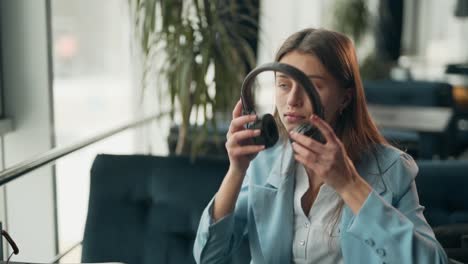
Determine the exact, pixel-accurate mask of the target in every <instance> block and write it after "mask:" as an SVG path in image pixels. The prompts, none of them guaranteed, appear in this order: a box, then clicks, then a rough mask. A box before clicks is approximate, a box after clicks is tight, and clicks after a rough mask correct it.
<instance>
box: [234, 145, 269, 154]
mask: <svg viewBox="0 0 468 264" xmlns="http://www.w3.org/2000/svg"><path fill="white" fill-rule="evenodd" d="M263 149H265V146H264V145H248V146H242V147H236V148H232V149H230V150H229V154H230V155H232V156H245V155H250V154H255V153H258V152H260V151H262V150H263Z"/></svg>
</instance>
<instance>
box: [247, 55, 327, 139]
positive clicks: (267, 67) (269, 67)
mask: <svg viewBox="0 0 468 264" xmlns="http://www.w3.org/2000/svg"><path fill="white" fill-rule="evenodd" d="M265 71H275V72H282V73H284V74H286V75H288V76H290V77H291V78H293V79H294V80H295V81H297V82H298V83H299V84H300V85H301V86H302V87H303V89H304V90H305V92H306V94H307V96H308V97H309V99H310V102H311V103H312V107H313V111H314V114H315V115H317V116H318V117H320V118H322V119H323V118H324V113H323V106H322V102H321V101H320V96H319V94H318V93H317V91H316V90H315V87H314V84H313V83H312V82H311V81H310V80H309V78H308V77H307V76H306V75H305V74H304V73H303V72H302V71H301V70H299V69H297V68H295V67H293V66H291V65H288V64H284V63H279V62H273V63H267V64H263V65H261V66H259V67H257V68H255V69H253V70H252V71H251V72H250V73H249V74H247V76H246V77H245V79H244V82H243V83H242V89H241V101H242V114H243V115H252V114H255V115H256V114H257V113H256V112H255V108H254V99H253V94H252V89H251V87H252V84H253V82H254V80H255V78H256V77H257V75H258V74H260V73H262V72H265ZM246 128H247V129H260V131H261V133H260V135H259V136H257V137H254V138H253V144H254V145H265V148H269V147H271V146H273V145H275V144H276V142H277V141H278V138H279V134H278V127H277V125H276V122H275V119H274V117H273V115H271V114H265V115H263V116H261V117H258V116H257V120H255V121H254V122H251V123H248V124H247V125H246ZM295 131H297V132H298V133H302V134H304V135H306V136H309V137H311V138H314V139H315V140H318V141H320V142H324V138H323V136H322V135H321V134H320V132H319V131H318V129H317V128H316V127H314V126H312V125H310V124H309V123H304V124H301V125H300V126H298V127H297V128H295Z"/></svg>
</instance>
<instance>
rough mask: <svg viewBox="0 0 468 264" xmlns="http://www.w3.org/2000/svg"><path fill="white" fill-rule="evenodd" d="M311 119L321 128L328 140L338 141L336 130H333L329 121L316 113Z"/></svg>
mask: <svg viewBox="0 0 468 264" xmlns="http://www.w3.org/2000/svg"><path fill="white" fill-rule="evenodd" d="M310 120H311V122H312V123H313V124H314V125H315V126H316V127H317V128H318V129H319V131H320V132H321V133H322V135H323V136H324V137H325V140H326V141H327V142H335V143H336V142H337V137H336V135H335V131H333V129H332V128H331V127H330V125H329V124H328V123H327V122H325V121H324V120H323V119H321V118H320V117H318V116H316V115H312V117H311V118H310Z"/></svg>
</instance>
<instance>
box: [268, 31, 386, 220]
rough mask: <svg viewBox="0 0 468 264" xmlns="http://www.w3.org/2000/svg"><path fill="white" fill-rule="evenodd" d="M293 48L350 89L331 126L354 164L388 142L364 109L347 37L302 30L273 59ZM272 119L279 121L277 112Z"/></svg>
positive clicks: (359, 82) (358, 75)
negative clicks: (307, 55)
mask: <svg viewBox="0 0 468 264" xmlns="http://www.w3.org/2000/svg"><path fill="white" fill-rule="evenodd" d="M292 51H298V52H300V53H303V54H310V55H313V56H315V57H316V58H318V59H319V61H320V62H321V63H322V64H323V66H324V67H325V69H326V70H327V71H328V72H329V73H330V74H331V75H332V76H333V77H334V78H335V79H336V80H337V81H338V83H339V84H340V86H341V87H342V88H343V89H347V88H351V89H352V98H351V101H350V103H349V104H348V106H347V107H346V108H345V109H344V110H343V112H342V113H341V114H340V115H339V117H338V118H337V120H336V124H334V128H335V133H336V135H337V136H338V138H339V139H340V140H341V141H342V143H343V145H344V146H345V149H346V151H347V153H348V155H349V157H350V159H351V160H352V161H353V162H354V163H357V162H359V161H360V159H361V158H362V155H363V154H364V153H365V152H367V151H373V150H375V149H376V147H377V146H378V145H382V144H383V145H388V142H387V141H386V140H385V138H384V137H383V136H382V135H381V133H380V132H379V130H378V129H377V127H376V125H375V124H374V122H373V121H372V119H371V117H370V114H369V112H368V110H367V105H366V98H365V94H364V88H363V85H362V81H361V76H360V74H359V65H358V61H357V57H356V52H355V49H354V45H353V43H352V41H351V40H350V39H349V38H348V37H347V36H345V35H343V34H341V33H338V32H334V31H330V30H325V29H313V28H307V29H303V30H301V31H299V32H296V33H294V34H293V35H291V36H290V37H289V38H287V39H286V41H285V42H284V43H283V45H282V46H281V47H280V49H279V50H278V52H277V54H276V58H275V60H276V61H280V60H281V59H282V58H283V57H284V56H285V55H286V54H288V53H290V52H292ZM275 118H276V120H277V123H278V124H281V121H280V120H279V116H278V112H277V111H275ZM280 127H282V126H280ZM281 129H282V130H283V131H282V133H281V134H284V133H285V129H284V127H282V128H281ZM343 204H344V202H343V201H342V200H341V201H340V203H339V204H338V206H337V207H336V210H335V213H334V221H332V223H333V225H332V227H335V226H336V224H337V223H338V219H339V217H340V214H341V209H342V208H343Z"/></svg>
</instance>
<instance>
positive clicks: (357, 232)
mask: <svg viewBox="0 0 468 264" xmlns="http://www.w3.org/2000/svg"><path fill="white" fill-rule="evenodd" d="M291 153H292V150H291V146H290V144H289V143H287V144H285V145H283V144H280V143H279V144H277V145H276V146H274V147H273V148H271V149H267V150H265V151H263V152H261V153H259V154H258V156H257V157H256V158H255V159H254V160H253V161H252V162H251V164H250V166H249V169H248V170H247V175H246V178H245V180H244V183H243V186H242V188H241V192H240V194H239V198H238V200H237V203H236V208H235V211H234V213H232V214H230V215H228V216H226V217H224V218H222V219H220V220H219V221H218V222H216V223H212V218H211V210H212V205H213V201H214V200H212V201H211V202H210V203H209V204H208V206H207V207H206V209H205V211H204V212H203V215H202V217H201V220H200V225H199V228H198V233H197V237H196V240H195V244H194V256H195V260H196V261H197V263H222V262H223V261H224V260H225V258H226V256H229V255H230V254H231V253H234V254H235V250H236V249H237V248H238V246H239V245H240V242H241V241H242V237H243V235H248V239H249V243H250V250H251V255H252V263H256V264H260V263H269V264H270V263H291V259H292V241H293V227H294V213H293V197H294V195H293V194H294V179H295V177H293V176H294V169H295V166H294V164H295V162H294V161H293V159H292V155H291ZM356 169H357V170H358V172H359V174H360V175H361V176H362V177H363V178H364V179H365V180H366V181H367V182H368V183H369V184H370V185H371V186H372V188H373V191H372V192H371V193H370V194H369V196H368V197H367V199H366V201H365V203H364V205H363V206H362V208H361V210H360V211H359V213H358V214H357V215H354V214H353V212H352V211H351V209H350V208H349V207H348V206H346V205H345V206H344V208H343V211H342V215H341V220H340V224H339V228H338V229H337V230H338V231H337V232H339V233H338V234H336V235H337V236H339V239H340V243H341V250H342V253H343V260H344V263H352V264H357V263H398V264H400V263H404V264H407V263H424V264H426V263H447V256H446V255H445V252H444V250H443V249H442V247H441V246H440V244H439V243H438V242H437V240H436V239H435V238H434V233H433V232H432V229H431V227H430V226H429V225H428V223H427V222H426V220H425V219H424V216H423V210H424V208H423V207H422V206H421V205H419V199H418V194H417V191H416V186H415V183H414V178H415V177H416V174H417V172H418V168H417V165H416V164H415V162H414V160H413V159H412V158H411V157H410V156H409V155H407V154H405V153H403V152H401V151H400V150H397V149H396V148H393V147H389V146H379V148H378V151H376V152H374V154H372V153H370V152H369V153H368V154H367V155H365V157H364V158H363V159H362V161H361V162H360V163H359V164H356Z"/></svg>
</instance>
